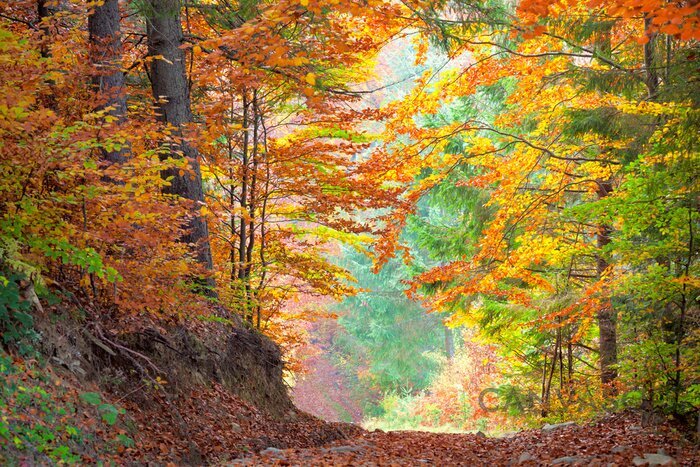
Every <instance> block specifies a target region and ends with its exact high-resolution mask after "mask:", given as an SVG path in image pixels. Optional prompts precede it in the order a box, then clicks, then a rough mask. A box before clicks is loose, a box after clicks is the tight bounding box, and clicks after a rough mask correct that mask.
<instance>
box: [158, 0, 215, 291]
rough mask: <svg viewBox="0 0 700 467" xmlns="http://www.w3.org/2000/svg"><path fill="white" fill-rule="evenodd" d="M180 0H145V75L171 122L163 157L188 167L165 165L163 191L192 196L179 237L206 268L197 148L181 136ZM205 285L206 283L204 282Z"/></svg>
mask: <svg viewBox="0 0 700 467" xmlns="http://www.w3.org/2000/svg"><path fill="white" fill-rule="evenodd" d="M181 8H182V4H181V2H180V0H149V1H148V2H147V4H146V7H145V10H146V11H145V13H146V24H147V35H148V54H149V56H150V57H152V61H151V62H150V69H149V74H150V79H151V86H152V89H153V97H154V99H155V100H156V102H157V106H158V112H159V118H160V119H161V120H162V121H163V122H165V123H167V124H168V125H171V126H172V127H173V128H174V131H173V136H174V138H173V141H171V142H170V145H171V146H170V153H169V154H168V157H175V158H179V157H185V158H186V159H187V160H188V163H189V170H187V171H182V170H179V169H170V170H167V171H165V172H164V174H163V175H164V177H166V178H168V179H170V186H169V187H168V188H166V191H167V193H171V194H174V195H179V196H182V197H183V198H186V199H189V200H191V201H192V202H193V204H192V207H191V213H190V215H191V217H190V220H189V222H188V226H187V230H186V234H185V235H184V237H183V239H182V240H183V242H185V243H190V244H195V245H196V255H195V257H196V259H197V261H198V262H199V263H200V264H202V265H203V266H204V267H205V268H206V269H208V270H210V269H212V267H213V266H212V256H211V248H210V246H209V230H208V227H207V223H206V220H205V219H204V217H203V216H202V214H201V212H200V209H201V206H202V205H203V204H204V191H203V188H202V174H201V170H200V166H199V161H198V157H199V154H198V152H197V149H196V148H195V147H194V146H192V145H191V144H190V143H189V142H188V141H187V140H186V138H185V135H184V126H185V125H186V124H188V123H190V122H192V110H191V107H190V89H189V86H188V82H187V73H186V67H185V51H184V50H183V49H182V47H181V46H182V44H183V33H182V23H181ZM210 285H211V284H210Z"/></svg>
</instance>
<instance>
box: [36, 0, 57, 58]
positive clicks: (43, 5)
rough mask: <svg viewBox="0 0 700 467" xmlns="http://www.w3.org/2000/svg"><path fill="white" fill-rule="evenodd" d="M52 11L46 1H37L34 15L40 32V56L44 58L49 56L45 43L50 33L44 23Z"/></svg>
mask: <svg viewBox="0 0 700 467" xmlns="http://www.w3.org/2000/svg"><path fill="white" fill-rule="evenodd" d="M53 12H54V9H53V8H51V7H50V5H49V1H48V0H38V1H37V4H36V13H37V15H38V16H39V23H40V26H39V28H40V31H41V49H40V52H41V56H42V57H44V58H46V57H48V56H49V55H50V52H49V47H48V44H47V43H46V41H47V39H48V37H49V35H50V34H51V31H50V29H49V26H48V25H47V23H46V22H45V21H44V20H45V19H46V18H48V17H50V16H51V15H53Z"/></svg>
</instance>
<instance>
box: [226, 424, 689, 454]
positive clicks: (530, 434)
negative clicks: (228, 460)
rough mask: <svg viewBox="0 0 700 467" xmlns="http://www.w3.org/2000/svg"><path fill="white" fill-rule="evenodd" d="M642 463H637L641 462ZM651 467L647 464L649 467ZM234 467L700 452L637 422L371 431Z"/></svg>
mask: <svg viewBox="0 0 700 467" xmlns="http://www.w3.org/2000/svg"><path fill="white" fill-rule="evenodd" d="M635 462H636V463H635ZM642 462H646V463H642ZM234 465H303V466H306V465H438V466H447V465H465V466H472V465H526V466H532V465H598V466H610V465H612V466H628V465H688V466H691V465H700V454H699V453H698V446H697V445H693V444H691V443H690V442H688V441H685V440H684V439H682V437H681V436H680V435H679V434H678V433H677V432H675V430H673V429H672V428H671V427H669V426H668V425H661V426H658V427H656V428H654V429H651V428H642V427H641V426H640V425H639V419H638V417H636V416H634V415H631V414H625V415H615V416H611V417H608V418H606V419H604V420H602V421H600V422H598V423H595V424H591V425H588V426H583V427H580V426H576V425H573V426H559V427H555V428H552V429H549V430H545V429H542V430H530V431H526V432H521V433H518V434H517V435H515V436H512V437H504V438H489V437H485V436H482V435H480V434H476V435H471V434H469V435H458V434H435V433H424V432H390V433H384V432H379V431H375V432H371V433H369V432H365V433H363V434H361V435H359V436H357V437H355V438H353V439H350V440H344V441H336V442H334V443H332V444H329V445H326V446H323V447H316V448H310V449H286V450H280V449H275V448H268V449H265V450H262V451H261V452H260V453H259V454H257V455H256V456H254V457H251V458H247V459H239V460H236V461H235V462H234Z"/></svg>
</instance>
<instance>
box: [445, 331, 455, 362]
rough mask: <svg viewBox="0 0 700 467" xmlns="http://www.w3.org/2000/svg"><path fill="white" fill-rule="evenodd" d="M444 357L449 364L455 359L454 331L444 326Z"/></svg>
mask: <svg viewBox="0 0 700 467" xmlns="http://www.w3.org/2000/svg"><path fill="white" fill-rule="evenodd" d="M445 355H447V360H449V361H450V362H451V361H452V360H454V358H455V337H454V331H453V330H452V328H450V327H448V326H445Z"/></svg>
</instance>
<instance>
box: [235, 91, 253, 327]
mask: <svg viewBox="0 0 700 467" xmlns="http://www.w3.org/2000/svg"><path fill="white" fill-rule="evenodd" d="M249 106H250V103H249V102H248V92H247V91H243V151H242V154H241V169H242V175H241V199H240V205H241V211H240V212H241V214H240V216H241V218H240V228H239V232H240V233H239V238H238V242H239V243H238V280H239V283H240V285H239V286H240V288H241V298H242V305H243V319H244V320H246V321H248V322H249V323H250V324H253V315H252V313H251V312H250V310H249V307H248V289H247V279H246V270H247V266H246V245H247V244H248V221H247V220H246V213H247V212H248V183H249V180H248V159H249V157H248V156H249V154H248V153H249V151H250V128H249V126H250V115H249Z"/></svg>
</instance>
